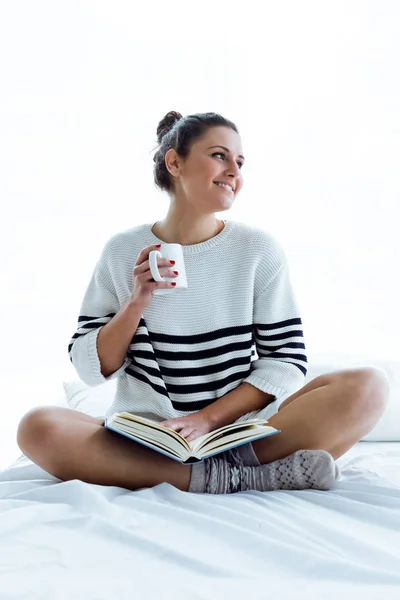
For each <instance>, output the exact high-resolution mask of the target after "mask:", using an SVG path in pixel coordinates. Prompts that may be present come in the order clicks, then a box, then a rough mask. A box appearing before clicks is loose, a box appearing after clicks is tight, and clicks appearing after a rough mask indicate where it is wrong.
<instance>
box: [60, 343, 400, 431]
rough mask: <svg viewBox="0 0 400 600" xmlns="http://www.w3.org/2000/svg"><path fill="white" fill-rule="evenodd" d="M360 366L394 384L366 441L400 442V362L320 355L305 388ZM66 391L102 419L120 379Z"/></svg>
mask: <svg viewBox="0 0 400 600" xmlns="http://www.w3.org/2000/svg"><path fill="white" fill-rule="evenodd" d="M356 367H376V368H378V369H381V370H382V371H383V372H384V373H385V375H386V377H387V379H388V381H389V385H390V398H389V403H388V405H387V407H386V410H385V412H384V414H383V415H382V417H381V418H380V420H379V421H378V423H377V424H376V426H375V427H374V429H372V431H370V432H369V433H368V434H367V435H365V436H364V437H363V438H362V439H361V441H365V442H399V441H400V362H399V361H389V360H382V359H377V358H371V357H367V356H362V355H356V354H316V355H313V356H309V357H308V365H307V368H308V371H307V376H306V379H305V383H304V385H306V384H307V383H308V382H309V381H311V380H312V379H315V378H316V377H318V376H319V375H323V374H324V373H330V372H332V371H336V370H342V369H352V368H356ZM63 385H64V390H65V394H66V397H67V402H68V405H69V406H70V408H73V409H75V410H79V411H81V412H84V413H86V414H88V415H91V416H92V417H101V416H103V415H104V414H105V411H106V410H107V408H108V407H109V406H110V405H111V403H112V401H113V399H114V395H115V392H116V388H117V379H111V380H110V381H107V382H106V383H103V384H102V385H98V386H95V387H89V386H88V385H86V384H85V383H83V382H82V381H80V380H72V381H64V383H63Z"/></svg>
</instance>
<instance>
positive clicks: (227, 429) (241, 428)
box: [189, 419, 268, 452]
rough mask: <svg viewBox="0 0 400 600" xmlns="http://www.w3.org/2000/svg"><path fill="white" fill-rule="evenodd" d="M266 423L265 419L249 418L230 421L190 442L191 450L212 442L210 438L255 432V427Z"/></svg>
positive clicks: (196, 449) (194, 450)
mask: <svg viewBox="0 0 400 600" xmlns="http://www.w3.org/2000/svg"><path fill="white" fill-rule="evenodd" d="M266 423H268V421H266V420H265V419H250V420H248V421H241V422H240V423H230V424H229V425H224V426H223V427H218V429H214V430H213V431H211V432H210V433H206V434H205V435H202V436H200V437H198V438H196V439H195V440H193V441H192V442H190V443H189V445H190V449H191V450H192V451H193V452H198V450H200V448H202V447H203V446H205V445H206V444H207V445H208V443H209V442H212V440H214V439H216V438H219V437H221V435H224V434H227V433H231V432H237V433H240V432H246V431H252V432H253V433H255V428H257V427H259V426H262V427H264V426H265V425H266ZM263 431H264V430H263Z"/></svg>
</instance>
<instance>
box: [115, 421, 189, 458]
mask: <svg viewBox="0 0 400 600" xmlns="http://www.w3.org/2000/svg"><path fill="white" fill-rule="evenodd" d="M113 425H114V423H113ZM118 431H122V432H123V433H126V434H127V435H129V436H131V437H132V440H133V441H135V438H136V439H137V440H142V441H143V442H148V443H149V444H151V445H152V446H154V447H155V448H160V449H161V450H165V451H166V452H169V453H170V454H173V455H174V456H176V457H177V458H180V459H182V460H186V459H187V458H188V456H187V454H188V453H187V452H186V451H185V450H184V449H183V448H182V446H180V445H179V444H177V443H176V442H175V440H173V439H169V440H168V444H163V442H162V441H159V440H155V439H154V437H150V436H147V435H144V434H143V432H140V434H139V435H136V434H135V433H134V432H133V431H132V429H131V428H130V427H125V426H124V425H118ZM174 443H175V444H176V446H175V447H172V446H174Z"/></svg>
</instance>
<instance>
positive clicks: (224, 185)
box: [217, 183, 233, 192]
mask: <svg viewBox="0 0 400 600" xmlns="http://www.w3.org/2000/svg"><path fill="white" fill-rule="evenodd" d="M217 185H220V186H221V187H224V188H225V189H226V190H228V191H230V192H233V190H232V188H231V186H230V185H226V183H217Z"/></svg>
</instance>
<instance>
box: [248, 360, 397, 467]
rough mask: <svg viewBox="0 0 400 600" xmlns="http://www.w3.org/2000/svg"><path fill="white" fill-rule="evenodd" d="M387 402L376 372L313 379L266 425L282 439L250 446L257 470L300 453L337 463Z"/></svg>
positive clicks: (386, 386) (383, 380)
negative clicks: (309, 452)
mask: <svg viewBox="0 0 400 600" xmlns="http://www.w3.org/2000/svg"><path fill="white" fill-rule="evenodd" d="M388 398H389V384H388V382H387V379H386V377H385V376H384V374H382V372H381V371H379V370H378V369H373V368H364V369H349V370H345V371H336V372H334V373H329V374H326V375H321V376H320V377H316V378H315V379H313V381H310V382H309V383H308V384H307V385H306V386H304V387H303V388H302V389H300V390H298V392H296V393H295V394H293V395H292V396H290V397H289V398H287V399H286V400H285V402H283V403H282V405H281V407H280V410H279V411H278V413H277V414H276V415H274V416H273V417H271V418H270V419H268V421H269V424H270V425H271V426H272V427H276V429H280V430H281V433H279V434H278V435H274V436H271V437H269V438H265V439H261V440H257V441H256V442H253V444H252V446H253V449H254V452H255V453H256V455H257V458H258V460H259V461H260V463H261V464H268V463H270V462H273V461H275V460H278V459H281V458H284V457H286V456H289V455H290V454H292V453H294V452H296V451H297V450H300V449H310V450H326V451H327V452H329V453H330V454H331V455H332V457H333V458H334V459H335V460H336V459H338V458H339V457H340V456H342V454H344V453H345V452H347V450H349V449H350V448H351V447H352V446H354V444H356V443H357V442H358V441H359V440H360V439H361V438H362V437H363V436H364V435H366V434H367V433H368V432H370V431H371V429H373V427H374V426H375V424H376V423H377V422H378V420H379V418H380V417H381V415H382V413H383V411H384V409H385V407H386V404H387V401H388Z"/></svg>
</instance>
